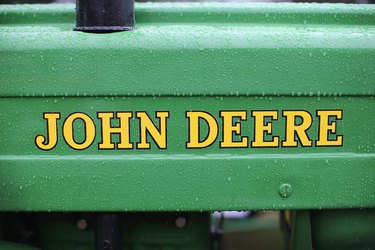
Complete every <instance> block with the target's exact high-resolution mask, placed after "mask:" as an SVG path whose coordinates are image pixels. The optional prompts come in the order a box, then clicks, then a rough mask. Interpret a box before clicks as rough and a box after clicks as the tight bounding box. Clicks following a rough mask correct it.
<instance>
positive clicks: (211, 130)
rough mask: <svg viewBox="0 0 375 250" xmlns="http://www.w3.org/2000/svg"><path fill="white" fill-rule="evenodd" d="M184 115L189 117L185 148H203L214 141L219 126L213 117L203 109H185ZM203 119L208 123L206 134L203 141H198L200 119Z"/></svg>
mask: <svg viewBox="0 0 375 250" xmlns="http://www.w3.org/2000/svg"><path fill="white" fill-rule="evenodd" d="M186 117H187V118H188V119H189V131H188V134H189V140H188V142H187V143H186V147H187V148H205V147H208V146H210V145H211V144H212V143H214V142H215V140H216V138H217V135H218V131H219V126H218V124H217V122H216V119H215V117H213V116H212V115H211V114H209V113H207V112H203V111H187V112H186ZM201 119H202V120H204V121H205V122H206V123H207V125H208V134H207V136H206V138H205V139H204V140H203V141H200V139H199V138H200V120H201Z"/></svg>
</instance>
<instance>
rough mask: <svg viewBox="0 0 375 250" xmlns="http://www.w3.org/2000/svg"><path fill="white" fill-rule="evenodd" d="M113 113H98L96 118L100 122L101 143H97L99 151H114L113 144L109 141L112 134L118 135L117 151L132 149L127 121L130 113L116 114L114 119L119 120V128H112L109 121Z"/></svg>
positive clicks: (130, 115)
mask: <svg viewBox="0 0 375 250" xmlns="http://www.w3.org/2000/svg"><path fill="white" fill-rule="evenodd" d="M113 116H114V113H112V112H98V114H97V117H98V118H99V119H101V121H102V142H101V143H99V149H115V144H114V143H113V142H112V140H111V135H112V134H119V135H120V141H119V143H118V144H117V149H132V148H133V144H132V143H130V126H129V120H130V118H131V117H132V113H131V112H117V113H116V118H117V119H119V126H118V127H112V126H111V120H112V119H113Z"/></svg>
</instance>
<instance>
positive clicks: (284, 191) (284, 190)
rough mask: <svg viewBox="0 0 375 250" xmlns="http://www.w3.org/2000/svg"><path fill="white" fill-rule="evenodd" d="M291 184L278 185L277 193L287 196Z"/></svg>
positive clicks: (290, 191)
mask: <svg viewBox="0 0 375 250" xmlns="http://www.w3.org/2000/svg"><path fill="white" fill-rule="evenodd" d="M292 191H293V189H292V186H291V185H290V184H288V183H284V184H282V185H281V186H280V187H279V195H280V196H281V197H283V198H287V197H289V196H290V195H291V194H292Z"/></svg>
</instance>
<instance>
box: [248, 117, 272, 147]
mask: <svg viewBox="0 0 375 250" xmlns="http://www.w3.org/2000/svg"><path fill="white" fill-rule="evenodd" d="M251 116H252V117H254V124H255V126H254V141H253V142H251V146H252V147H254V148H264V147H278V146H279V137H278V136H272V137H271V140H269V141H265V138H264V137H265V135H272V123H271V122H270V121H269V122H266V121H265V120H264V119H265V118H266V117H269V118H271V120H277V118H278V114H277V111H276V110H263V111H261V110H259V111H258V110H255V111H252V112H251Z"/></svg>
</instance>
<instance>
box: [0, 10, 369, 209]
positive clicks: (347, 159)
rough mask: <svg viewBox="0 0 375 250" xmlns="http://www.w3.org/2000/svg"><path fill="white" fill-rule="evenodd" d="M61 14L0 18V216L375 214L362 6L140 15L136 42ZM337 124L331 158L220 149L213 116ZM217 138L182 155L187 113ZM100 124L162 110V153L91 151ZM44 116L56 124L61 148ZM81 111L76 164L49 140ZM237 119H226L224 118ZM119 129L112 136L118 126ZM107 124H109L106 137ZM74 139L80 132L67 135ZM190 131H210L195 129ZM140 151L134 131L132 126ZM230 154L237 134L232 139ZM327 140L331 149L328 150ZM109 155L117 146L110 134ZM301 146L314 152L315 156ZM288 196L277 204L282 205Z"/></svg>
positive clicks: (248, 130) (312, 132) (320, 153)
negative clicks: (200, 115)
mask: <svg viewBox="0 0 375 250" xmlns="http://www.w3.org/2000/svg"><path fill="white" fill-rule="evenodd" d="M73 12H74V11H73V6H72V5H47V6H41V5H35V6H1V7H0V54H1V56H0V74H1V85H0V96H1V98H0V124H1V125H2V126H1V129H0V141H1V144H0V178H1V179H0V185H2V186H1V190H0V209H1V210H28V211H108V210H112V211H146V210H148V211H150V210H151V211H167V210H172V211H175V210H191V211H193V210H248V209H255V210H264V209H292V208H293V209H314V208H361V207H374V206H375V199H374V196H375V154H374V147H375V137H374V130H373V124H374V122H375V102H374V95H375V82H374V81H375V80H374V79H375V7H373V6H369V5H361V6H356V5H340V4H337V5H336V4H322V5H318V4H254V5H253V4H238V5H235V6H231V5H228V4H194V5H192V6H190V5H187V4H138V5H137V10H136V18H137V29H136V30H135V31H131V32H123V33H112V34H85V33H80V32H73V31H72V28H73V26H74V13H73ZM327 109H328V110H342V112H343V113H342V114H343V118H342V120H335V121H336V123H337V134H338V135H343V138H344V140H343V146H342V147H315V146H312V147H301V146H298V147H296V148H283V147H277V148H253V147H251V146H250V145H249V147H247V148H240V149H238V148H237V149H225V148H220V146H219V145H220V140H221V139H222V133H223V132H222V130H221V128H222V118H220V116H219V112H220V111H222V110H245V111H246V112H247V118H246V120H245V121H242V122H241V124H242V136H247V137H248V140H249V143H250V142H251V141H252V140H253V139H254V118H253V117H252V116H251V111H252V110H277V111H278V115H279V117H278V119H277V121H273V132H272V133H273V135H277V136H280V140H283V139H284V137H285V135H284V134H285V126H286V122H285V119H284V118H283V117H282V110H306V111H308V112H310V113H311V116H312V119H313V124H312V126H311V128H310V129H309V130H308V134H309V137H310V139H311V140H312V141H316V140H317V139H318V129H319V120H318V117H317V115H316V111H317V110H327ZM190 110H204V111H206V112H209V113H211V114H212V115H213V116H214V117H215V119H217V121H218V124H219V127H220V129H219V133H218V138H217V140H216V141H215V143H213V144H212V145H211V146H210V147H207V148H204V149H186V141H187V140H188V137H189V136H188V129H189V128H188V122H187V118H186V117H185V112H186V111H190ZM99 111H113V112H115V111H131V112H133V116H134V117H135V113H134V112H136V111H146V112H147V113H148V114H149V115H150V117H151V118H152V120H153V121H154V122H155V123H156V124H158V122H157V119H156V118H155V115H154V114H155V111H169V112H170V117H169V119H168V123H167V125H168V135H167V146H168V148H167V149H165V150H161V149H158V148H157V147H156V144H155V143H154V142H153V141H152V140H151V139H150V138H149V139H150V141H151V149H150V150H139V149H134V150H125V151H124V150H98V148H97V145H98V143H99V142H100V140H101V134H100V133H101V132H100V123H99V119H98V118H96V117H97V112H99ZM43 112H60V113H61V119H60V120H59V121H58V126H59V128H58V134H59V142H58V145H57V146H56V147H55V148H54V149H53V150H50V151H42V150H40V149H38V148H37V147H36V146H35V144H34V139H35V137H36V136H37V135H38V134H43V135H44V134H45V133H46V121H45V120H43ZM74 112H84V113H86V114H88V115H90V116H91V117H92V119H93V120H94V122H95V125H96V139H95V141H94V143H93V144H92V146H91V147H89V148H87V149H86V150H83V151H77V150H73V149H71V148H70V147H69V146H67V145H66V143H65V142H64V139H63V138H62V135H61V131H62V129H61V127H62V125H63V121H64V119H65V118H66V117H67V116H68V115H69V114H71V113H74ZM236 121H238V119H237V120H236ZM115 123H116V122H115ZM114 126H115V125H114ZM74 129H75V134H76V136H77V137H76V138H78V139H77V140H83V139H84V137H83V133H84V128H83V126H82V123H77V124H75V127H74ZM201 129H202V131H203V132H202V133H205V132H207V127H206V126H205V125H204V124H203V125H202V128H201ZM130 134H131V141H132V142H134V143H136V142H138V141H139V136H140V135H139V121H138V119H137V118H135V119H131V121H130ZM235 138H236V140H239V139H240V138H239V136H237V137H235ZM330 138H331V139H333V137H330ZM113 140H114V141H118V137H117V136H113ZM313 145H314V144H313ZM285 183H287V184H290V186H291V187H292V193H291V195H290V196H288V197H283V196H282V195H280V194H279V188H280V186H281V185H282V184H285Z"/></svg>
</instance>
